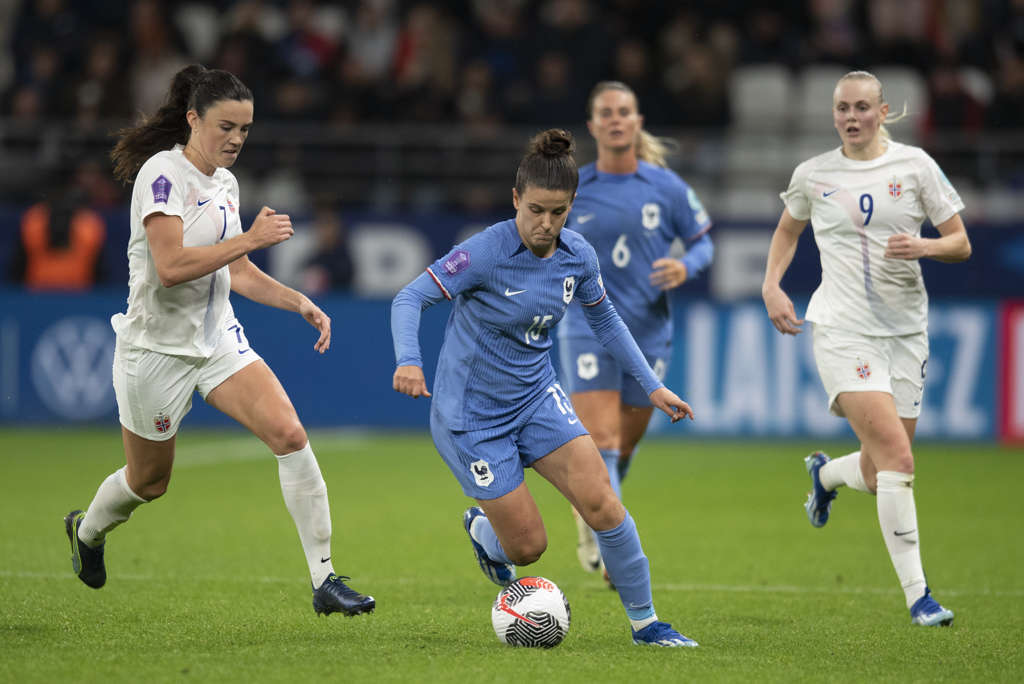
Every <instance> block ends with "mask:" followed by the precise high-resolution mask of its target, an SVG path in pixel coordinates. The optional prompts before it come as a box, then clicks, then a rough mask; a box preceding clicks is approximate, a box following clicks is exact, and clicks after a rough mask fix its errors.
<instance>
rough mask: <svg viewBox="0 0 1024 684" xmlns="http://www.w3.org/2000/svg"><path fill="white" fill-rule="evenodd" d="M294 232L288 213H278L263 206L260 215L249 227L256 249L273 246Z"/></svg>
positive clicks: (250, 236)
mask: <svg viewBox="0 0 1024 684" xmlns="http://www.w3.org/2000/svg"><path fill="white" fill-rule="evenodd" d="M294 234H295V231H294V230H292V221H291V218H289V216H288V214H278V213H277V212H276V211H274V210H273V209H271V208H270V207H263V208H262V209H261V210H260V213H259V216H257V217H256V220H255V221H253V222H252V228H250V229H249V238H250V239H251V240H253V241H254V242H255V243H256V246H255V248H254V249H265V248H267V247H271V246H273V245H276V244H277V243H279V242H284V241H285V240H287V239H288V238H290V237H291V236H292V235H294Z"/></svg>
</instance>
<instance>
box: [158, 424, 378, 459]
mask: <svg viewBox="0 0 1024 684" xmlns="http://www.w3.org/2000/svg"><path fill="white" fill-rule="evenodd" d="M309 442H310V444H311V445H312V446H313V451H314V452H317V451H321V452H326V451H359V450H361V449H366V448H367V447H368V446H369V444H370V437H369V433H368V432H366V431H365V430H320V431H312V432H310V434H309ZM273 457H274V455H273V454H272V453H271V451H270V449H269V448H268V447H267V445H265V444H264V443H263V442H261V441H260V440H258V439H257V438H256V437H255V436H253V435H245V436H242V437H237V438H234V439H213V440H210V441H208V442H197V443H193V444H189V443H185V444H181V445H179V446H178V448H177V449H176V451H175V454H174V467H175V468H195V467H198V466H208V465H217V464H220V463H239V462H245V461H268V462H270V459H272V458H273Z"/></svg>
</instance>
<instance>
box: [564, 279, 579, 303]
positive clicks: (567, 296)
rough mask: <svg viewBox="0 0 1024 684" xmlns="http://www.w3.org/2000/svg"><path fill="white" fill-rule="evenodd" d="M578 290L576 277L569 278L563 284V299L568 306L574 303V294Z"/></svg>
mask: <svg viewBox="0 0 1024 684" xmlns="http://www.w3.org/2000/svg"><path fill="white" fill-rule="evenodd" d="M575 290H576V276H569V277H568V278H566V279H565V282H564V283H563V284H562V299H563V300H564V301H565V303H566V304H568V303H569V302H571V301H572V295H573V292H575Z"/></svg>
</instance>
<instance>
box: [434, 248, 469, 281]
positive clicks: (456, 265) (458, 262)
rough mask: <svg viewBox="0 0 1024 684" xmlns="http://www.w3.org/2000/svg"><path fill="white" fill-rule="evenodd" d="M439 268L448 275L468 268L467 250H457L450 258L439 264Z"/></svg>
mask: <svg viewBox="0 0 1024 684" xmlns="http://www.w3.org/2000/svg"><path fill="white" fill-rule="evenodd" d="M441 268H443V269H444V271H445V273H447V274H448V275H450V276H453V275H455V274H456V273H459V272H461V271H465V270H466V269H467V268H469V252H467V251H466V250H464V249H460V250H457V251H456V252H455V254H452V256H451V258H449V259H448V260H447V261H445V262H444V263H443V264H441Z"/></svg>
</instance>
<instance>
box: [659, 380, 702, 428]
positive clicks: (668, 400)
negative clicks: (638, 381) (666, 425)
mask: <svg viewBox="0 0 1024 684" xmlns="http://www.w3.org/2000/svg"><path fill="white" fill-rule="evenodd" d="M651 403H652V404H653V405H654V408H656V409H661V410H662V411H664V412H665V414H666V415H667V416H668V417H669V418H671V419H672V422H673V423H675V422H676V421H679V420H682V419H683V418H686V417H687V416H689V418H690V420H693V409H691V408H690V405H689V404H687V403H686V402H685V401H683V400H682V399H680V398H679V397H677V396H676V394H675V392H673V391H672V390H670V389H669V388H667V387H662V388H660V389H656V390H654V391H653V392H651Z"/></svg>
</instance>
